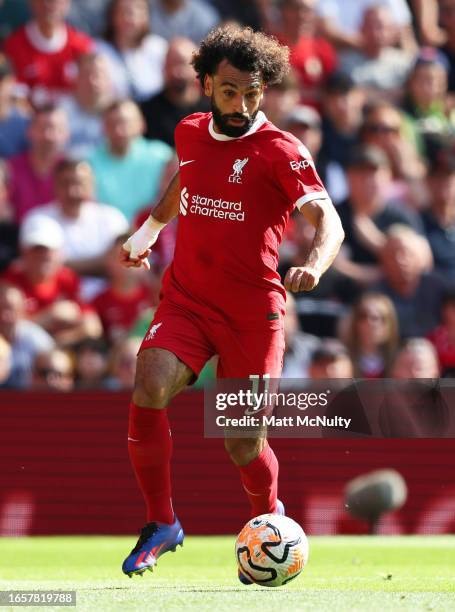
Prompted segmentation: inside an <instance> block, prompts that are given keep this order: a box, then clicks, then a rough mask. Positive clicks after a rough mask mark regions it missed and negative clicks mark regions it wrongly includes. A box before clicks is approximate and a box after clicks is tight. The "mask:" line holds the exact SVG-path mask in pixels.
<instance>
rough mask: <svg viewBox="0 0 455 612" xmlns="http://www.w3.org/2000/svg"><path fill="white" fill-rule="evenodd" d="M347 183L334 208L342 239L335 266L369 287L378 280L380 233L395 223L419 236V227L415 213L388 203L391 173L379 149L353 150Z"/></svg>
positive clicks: (360, 148) (381, 236)
mask: <svg viewBox="0 0 455 612" xmlns="http://www.w3.org/2000/svg"><path fill="white" fill-rule="evenodd" d="M348 182H349V193H350V195H349V198H348V199H347V200H344V201H343V202H342V203H341V204H340V205H339V206H338V213H339V215H340V218H341V222H342V224H343V228H344V231H345V236H346V237H345V241H344V245H343V249H342V252H341V254H340V257H339V258H338V260H337V262H336V264H335V265H336V268H337V269H338V271H339V272H341V273H343V274H345V275H346V276H347V277H348V278H351V279H353V280H354V281H356V282H358V283H361V284H363V285H371V284H372V283H374V282H376V281H377V280H378V279H379V278H380V276H381V270H380V266H379V256H380V253H381V251H382V249H383V247H384V244H385V242H386V237H385V234H384V232H386V230H387V229H388V228H389V227H391V226H392V225H394V224H397V223H399V224H404V225H409V226H411V227H413V228H414V229H415V230H416V231H419V232H422V231H423V230H422V224H421V222H420V219H419V217H418V216H417V214H416V213H414V212H412V211H410V210H406V209H405V208H404V207H401V208H400V207H398V206H397V205H393V204H391V203H390V200H389V199H388V193H389V192H390V182H391V170H390V165H389V162H388V159H387V157H386V156H385V154H384V152H383V151H382V150H381V149H378V148H377V147H373V146H362V147H359V148H357V149H355V150H354V151H353V154H352V156H351V159H350V161H349V166H348Z"/></svg>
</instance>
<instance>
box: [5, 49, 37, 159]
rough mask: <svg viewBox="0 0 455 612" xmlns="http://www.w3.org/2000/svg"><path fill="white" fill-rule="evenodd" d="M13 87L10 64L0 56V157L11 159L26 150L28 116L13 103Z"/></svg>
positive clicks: (13, 79)
mask: <svg viewBox="0 0 455 612" xmlns="http://www.w3.org/2000/svg"><path fill="white" fill-rule="evenodd" d="M14 87H15V78H14V74H13V71H12V68H11V64H10V63H9V61H8V60H7V59H6V57H5V56H4V55H1V54H0V157H12V156H13V155H18V154H19V153H22V152H23V151H25V149H26V148H27V129H28V125H29V120H30V119H29V114H28V113H27V112H25V111H24V110H23V109H22V108H20V107H19V106H18V105H17V104H15V103H14V100H13V91H14Z"/></svg>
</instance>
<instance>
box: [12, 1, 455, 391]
mask: <svg viewBox="0 0 455 612" xmlns="http://www.w3.org/2000/svg"><path fill="white" fill-rule="evenodd" d="M226 21H234V22H238V23H241V24H244V25H248V26H250V27H252V28H254V29H262V30H263V31H266V32H268V33H271V34H273V35H275V36H276V37H277V38H278V40H279V41H280V42H282V43H283V44H285V45H287V46H289V48H290V50H291V64H292V70H291V72H290V74H289V75H288V76H287V77H286V78H285V79H284V81H283V82H281V83H280V84H277V85H274V86H271V87H269V88H268V90H267V91H266V94H265V97H264V103H263V110H264V111H265V113H266V115H267V117H268V118H269V119H270V120H271V121H273V123H275V124H276V125H277V126H278V127H280V128H281V129H284V130H287V131H290V132H292V133H293V134H295V136H297V137H298V138H299V139H300V140H301V141H302V143H303V144H305V145H306V147H307V148H308V149H309V150H310V152H311V154H312V155H313V157H314V159H315V161H316V167H317V169H318V171H319V174H320V175H321V178H322V179H323V180H324V182H325V184H326V186H327V190H328V191H329V193H330V195H331V197H332V199H333V202H334V204H335V205H336V207H337V209H338V211H339V214H340V217H341V219H342V222H343V226H344V229H345V233H346V239H345V242H344V245H343V247H342V250H341V252H340V255H339V256H338V258H337V260H336V261H335V264H334V265H333V266H332V268H331V269H330V270H329V271H328V272H327V273H326V275H325V276H324V277H323V278H322V280H321V282H320V284H319V286H318V287H317V288H316V290H314V291H313V292H311V293H308V294H303V293H302V294H298V295H294V296H291V295H289V296H288V304H287V315H286V320H285V333H286V354H285V362H284V373H283V375H284V376H285V377H288V378H304V377H311V378H324V377H328V378H349V377H352V376H355V377H364V378H378V377H397V378H408V377H410V378H413V377H428V378H433V377H438V376H453V375H454V373H455V0H408V1H406V0H72V1H71V0H2V1H1V2H0V388H16V389H30V388H32V389H54V390H60V391H67V390H72V389H100V388H104V389H128V388H130V387H131V386H132V384H133V380H134V367H135V356H136V352H137V350H138V347H139V344H140V341H141V338H142V336H143V334H144V333H145V331H146V329H147V326H148V324H149V322H150V320H151V317H152V315H153V311H154V308H155V307H156V305H157V302H158V299H159V287H160V279H161V276H162V274H163V271H164V269H165V268H166V266H167V265H168V264H169V263H170V261H171V260H172V256H173V249H174V243H175V235H176V223H177V222H173V223H171V224H170V225H169V226H167V227H166V229H165V230H164V231H163V232H161V234H160V237H159V241H158V243H157V245H156V247H155V248H154V250H153V253H152V256H151V268H152V270H151V272H148V271H145V270H136V269H134V270H132V269H129V270H126V269H124V268H123V267H122V266H121V265H120V264H119V257H118V254H119V249H120V247H121V245H122V243H123V242H124V241H125V240H126V237H127V236H128V235H129V232H131V231H132V229H134V228H135V227H138V226H139V225H140V224H141V223H142V221H143V220H144V219H145V217H146V216H147V214H148V212H149V211H150V209H151V207H152V206H153V205H154V204H155V203H156V202H157V200H158V198H159V197H160V194H161V193H162V192H163V189H165V187H166V185H167V183H168V181H169V179H170V177H171V176H172V175H173V173H174V172H175V171H176V169H177V167H178V160H177V159H176V154H175V150H174V137H173V132H174V128H175V126H176V124H177V122H178V121H179V120H180V119H182V118H183V117H185V116H186V115H188V114H191V113H193V112H198V111H202V112H206V111H208V110H209V109H210V104H209V101H208V100H207V99H206V98H205V97H204V96H203V95H202V91H201V89H200V86H199V84H198V82H197V81H196V78H195V73H194V71H193V68H192V67H191V65H190V60H191V57H192V53H193V51H194V50H195V49H196V47H197V45H198V43H199V42H200V40H201V39H202V38H203V37H204V36H205V35H206V34H207V33H208V32H209V31H210V30H211V29H212V28H213V27H215V26H216V25H217V24H220V23H223V22H226ZM312 239H313V230H312V229H311V227H309V226H308V225H307V224H305V223H304V219H303V216H302V215H299V214H298V213H296V214H294V215H293V216H292V218H291V223H290V226H289V228H288V231H287V233H286V236H285V239H284V242H283V245H282V248H281V252H280V272H281V273H283V274H284V273H285V272H286V270H287V269H288V268H289V267H290V266H295V265H301V264H302V262H304V261H305V257H306V254H307V252H308V249H309V248H310V246H311V243H312ZM215 370H216V360H214V361H213V362H210V363H209V364H208V366H207V367H206V369H205V370H204V373H203V376H202V377H201V379H202V381H204V380H206V379H207V378H210V377H213V375H214V372H215Z"/></svg>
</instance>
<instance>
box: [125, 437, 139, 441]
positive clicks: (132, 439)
mask: <svg viewBox="0 0 455 612" xmlns="http://www.w3.org/2000/svg"><path fill="white" fill-rule="evenodd" d="M128 440H129V441H130V442H140V440H136V439H135V438H130V437H129V436H128Z"/></svg>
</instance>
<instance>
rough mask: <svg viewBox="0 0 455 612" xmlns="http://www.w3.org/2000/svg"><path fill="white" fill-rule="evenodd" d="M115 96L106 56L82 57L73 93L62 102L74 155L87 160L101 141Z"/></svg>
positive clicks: (70, 148) (69, 149)
mask: <svg viewBox="0 0 455 612" xmlns="http://www.w3.org/2000/svg"><path fill="white" fill-rule="evenodd" d="M113 95H114V90H113V84H112V81H111V78H110V75H109V69H108V64H107V60H106V59H105V57H104V56H103V55H101V54H98V53H87V54H86V55H83V56H82V57H81V58H80V59H79V61H78V74H77V78H76V83H75V86H74V91H73V92H72V94H71V95H68V96H64V97H62V98H61V100H60V105H61V106H62V107H63V108H64V109H65V111H66V114H67V116H68V120H69V126H70V142H69V146H68V152H69V153H70V154H71V156H73V157H79V158H83V157H86V156H88V155H89V154H90V153H91V152H92V151H93V150H94V149H95V147H97V146H98V145H99V144H100V143H101V142H102V140H103V137H104V131H103V118H102V115H103V113H104V111H105V110H106V108H107V107H108V106H109V104H111V103H112V101H113Z"/></svg>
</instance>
